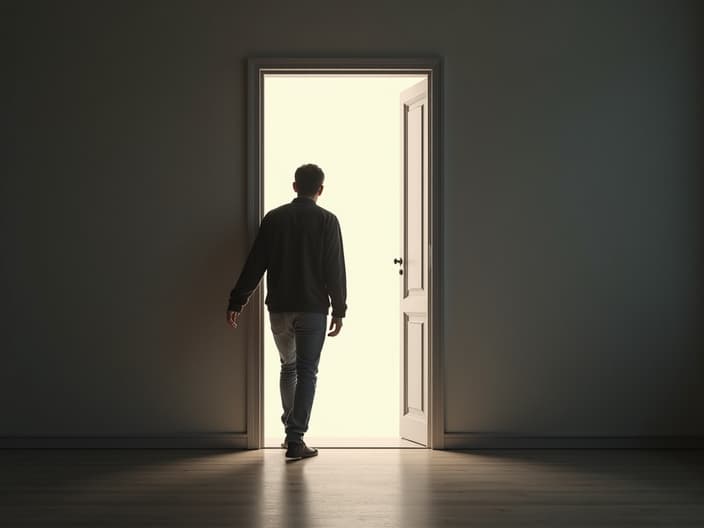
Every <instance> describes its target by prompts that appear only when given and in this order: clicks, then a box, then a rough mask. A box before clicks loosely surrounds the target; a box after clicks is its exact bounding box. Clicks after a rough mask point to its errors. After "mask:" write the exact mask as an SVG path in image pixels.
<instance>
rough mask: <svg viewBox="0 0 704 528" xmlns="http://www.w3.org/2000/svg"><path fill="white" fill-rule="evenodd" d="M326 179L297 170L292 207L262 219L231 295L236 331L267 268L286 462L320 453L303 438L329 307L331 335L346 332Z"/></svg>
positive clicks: (311, 168)
mask: <svg viewBox="0 0 704 528" xmlns="http://www.w3.org/2000/svg"><path fill="white" fill-rule="evenodd" d="M324 178H325V175H324V174H323V171H322V169H321V168H320V167H318V166H317V165H314V164H312V163H309V164H306V165H302V166H300V167H298V169H296V173H295V181H294V183H293V190H294V191H295V192H296V193H298V197H297V198H294V199H293V200H292V201H291V202H290V203H288V204H285V205H282V206H280V207H277V208H276V209H273V210H271V211H269V212H268V213H267V214H266V215H265V216H264V218H263V219H262V222H261V225H260V226H259V232H258V233H257V237H256V239H255V241H254V245H253V246H252V249H251V251H250V253H249V256H248V257H247V261H246V263H245V265H244V268H243V269H242V273H241V274H240V277H239V279H238V280H237V283H236V284H235V287H234V288H233V289H232V291H231V292H230V299H229V303H228V307H227V322H228V324H230V326H232V327H233V328H237V326H238V322H239V316H240V313H241V312H242V308H243V306H245V305H246V304H247V300H248V299H249V296H250V295H251V294H252V292H253V291H254V290H255V289H256V288H257V285H258V284H259V281H260V280H261V278H262V275H263V274H264V271H265V270H266V271H267V272H268V273H267V278H266V281H267V282H266V285H267V296H266V300H265V303H266V305H267V306H268V308H269V320H270V322H271V331H272V333H273V334H274V342H275V343H276V347H277V348H278V350H279V357H280V360H281V373H280V378H279V388H280V390H281V405H282V407H283V414H282V415H281V421H282V422H283V424H284V426H285V428H286V440H285V442H284V444H282V447H286V448H287V450H286V457H287V458H307V457H311V456H315V455H317V454H318V450H317V449H315V448H311V447H308V446H307V445H306V444H305V442H304V441H303V435H304V434H305V432H306V431H307V430H308V422H309V420H310V414H311V409H312V407H313V398H314V396H315V385H316V381H317V374H318V363H319V361H320V352H321V350H322V348H323V342H324V340H325V332H326V321H327V315H328V310H329V308H330V306H331V305H332V314H331V315H332V320H331V321H330V330H331V332H330V333H329V334H327V335H328V336H330V337H334V336H336V335H337V334H339V333H340V330H341V329H342V318H343V317H345V312H346V311H347V304H345V303H346V299H347V285H346V273H345V256H344V252H343V248H342V233H341V231H340V224H339V222H338V220H337V217H336V216H335V215H334V214H333V213H331V212H330V211H327V210H326V209H323V208H322V207H320V206H318V205H317V200H318V198H319V197H320V195H321V194H322V192H323V180H324Z"/></svg>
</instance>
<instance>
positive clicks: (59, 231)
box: [0, 0, 704, 435]
mask: <svg viewBox="0 0 704 528" xmlns="http://www.w3.org/2000/svg"><path fill="white" fill-rule="evenodd" d="M4 5H5V7H3V8H2V12H3V18H4V19H5V20H6V26H7V27H8V28H10V32H9V35H10V46H9V48H8V50H9V53H10V55H11V56H10V60H9V61H8V62H7V67H6V74H7V80H6V82H7V83H8V86H7V87H8V88H9V90H10V93H9V94H8V95H7V96H6V97H4V98H3V119H2V122H3V128H4V129H5V130H4V132H5V137H6V141H4V146H3V150H4V151H5V152H4V155H3V161H4V165H5V169H4V170H3V175H2V187H1V190H2V224H1V229H2V231H1V233H0V234H1V235H2V242H3V250H2V254H3V257H2V269H1V270H0V271H1V272H2V284H3V289H2V293H3V303H2V306H3V313H2V323H1V324H2V359H3V362H2V363H3V367H2V368H1V369H0V402H2V403H1V404H0V405H2V409H1V411H0V412H1V414H2V417H3V420H2V423H1V425H0V435H25V434H26V435H35V434H36V435H44V434H66V435H74V434H75V435H79V434H135V435H137V434H170V433H177V432H184V431H197V432H224V431H244V430H245V428H246V426H245V398H244V396H245V386H244V381H245V378H244V366H245V363H244V358H245V344H246V321H247V317H248V315H249V314H247V313H245V314H244V315H243V322H245V327H244V328H241V329H238V330H237V331H234V330H232V329H230V328H228V327H227V326H226V325H225V322H224V309H225V305H226V298H227V294H228V293H229V289H230V288H231V287H232V285H233V283H234V280H235V278H236V276H237V274H238V273H239V270H240V266H241V265H242V262H243V259H244V257H245V255H246V253H247V250H248V247H247V232H246V223H245V219H246V210H247V203H246V194H245V191H246V174H245V168H246V165H245V163H246V159H245V146H246V123H245V115H246V113H245V112H246V93H245V81H246V79H245V68H244V60H245V58H246V57H247V56H250V55H260V56H261V55H272V56H276V55H278V56H418V55H420V56H423V55H438V56H441V57H442V58H443V61H444V82H445V88H444V93H443V96H444V101H445V106H444V115H443V119H444V129H443V134H444V158H443V164H444V178H445V200H444V208H443V220H444V223H445V254H444V257H443V259H444V260H443V269H442V273H443V279H444V283H445V302H444V306H443V309H444V313H445V318H444V321H443V325H444V341H445V349H444V354H445V363H446V397H447V405H446V428H447V430H448V431H455V432H457V431H460V432H507V433H525V434H559V435H572V434H584V435H669V434H704V420H702V416H703V415H704V389H703V388H702V387H703V385H702V383H701V378H702V374H703V373H704V359H703V356H702V332H703V331H702V329H701V328H702V324H701V323H702V313H703V308H704V307H703V306H702V295H703V293H704V290H703V288H702V282H703V280H702V279H703V278H704V262H703V261H704V248H703V247H702V242H703V237H702V235H703V228H704V219H703V218H702V212H703V211H704V203H703V201H704V192H703V189H702V169H703V168H704V159H703V158H702V154H701V147H702V138H703V136H704V134H703V132H704V128H703V126H702V74H701V67H700V65H701V64H702V63H703V60H702V59H703V57H702V55H703V53H702V51H703V49H702V42H701V30H702V22H701V21H702V19H704V17H703V16H702V9H701V8H700V7H699V4H698V2H694V1H693V2H673V1H661V2H646V1H642V2H616V1H609V2H606V1H604V2H593V1H590V2H586V1H585V2H560V1H534V2H522V1H514V2H510V1H503V2H500V1H486V2H435V3H432V4H429V3H428V2H425V1H423V2H421V1H405V2H378V1H374V2H371V1H366V0H365V1H361V2H360V1H358V2H349V3H344V4H343V3H339V5H338V3H336V2H329V1H322V0H319V1H318V0H316V1H310V2H283V1H275V2H255V1H246V2H245V1H241V2H195V1H194V2H60V3H59V2H17V3H16V5H15V6H11V5H9V4H8V3H6V4H4ZM431 6H432V7H431ZM361 309H369V306H350V310H349V316H350V317H354V313H355V311H356V310H361ZM323 374H324V373H322V372H321V375H323Z"/></svg>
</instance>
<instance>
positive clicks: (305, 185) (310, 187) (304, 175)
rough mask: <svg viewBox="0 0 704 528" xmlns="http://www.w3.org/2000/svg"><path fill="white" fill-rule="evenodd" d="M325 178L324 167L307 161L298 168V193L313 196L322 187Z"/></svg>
mask: <svg viewBox="0 0 704 528" xmlns="http://www.w3.org/2000/svg"><path fill="white" fill-rule="evenodd" d="M324 179H325V174H323V169H321V168H320V167H318V166H317V165H316V164H314V163H306V164H305V165H301V166H300V167H298V168H297V169H296V185H297V187H298V194H303V195H305V196H313V195H314V194H315V193H317V192H318V189H320V186H321V185H322V184H323V180H324Z"/></svg>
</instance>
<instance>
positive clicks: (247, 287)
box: [227, 216, 269, 312]
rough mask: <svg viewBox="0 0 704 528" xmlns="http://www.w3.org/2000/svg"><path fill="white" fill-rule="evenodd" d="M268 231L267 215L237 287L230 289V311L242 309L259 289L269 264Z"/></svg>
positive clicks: (228, 307)
mask: <svg viewBox="0 0 704 528" xmlns="http://www.w3.org/2000/svg"><path fill="white" fill-rule="evenodd" d="M268 232H269V229H268V222H267V218H266V216H265V217H264V219H263V220H262V223H261V225H260V226H259V231H258V232H257V236H256V238H255V239H254V244H253V245H252V249H251V250H250V252H249V255H248V256H247V261H246V262H245V264H244V268H243V269H242V273H240V277H239V279H238V280H237V283H236V284H235V287H234V288H233V289H232V290H231V291H230V299H229V301H228V305H227V309H228V311H231V310H234V311H236V312H241V311H242V308H243V307H244V306H245V305H246V304H247V301H248V300H249V297H250V295H252V292H254V290H256V289H257V286H258V285H259V281H260V280H261V278H262V275H264V271H266V269H267V267H268V266H269V260H268V250H267V245H268V244H267V237H268Z"/></svg>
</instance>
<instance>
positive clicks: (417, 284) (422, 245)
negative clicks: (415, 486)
mask: <svg viewBox="0 0 704 528" xmlns="http://www.w3.org/2000/svg"><path fill="white" fill-rule="evenodd" d="M400 103H401V104H400V107H401V129H402V138H403V142H402V149H401V150H402V152H401V178H402V186H401V188H402V192H403V196H402V203H401V211H402V213H401V214H402V218H401V221H402V223H401V225H402V226H403V227H402V230H401V249H402V251H401V255H402V257H403V264H402V270H403V274H402V275H401V321H399V322H400V324H401V347H402V350H401V424H400V430H401V436H402V437H403V438H406V439H407V440H411V441H413V442H417V443H419V444H423V445H427V443H428V383H427V375H428V331H427V321H428V291H427V288H428V83H427V80H423V81H421V82H419V83H418V84H415V85H413V86H411V87H410V88H408V89H407V90H404V91H403V92H401V101H400Z"/></svg>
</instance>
